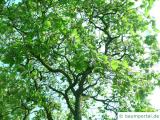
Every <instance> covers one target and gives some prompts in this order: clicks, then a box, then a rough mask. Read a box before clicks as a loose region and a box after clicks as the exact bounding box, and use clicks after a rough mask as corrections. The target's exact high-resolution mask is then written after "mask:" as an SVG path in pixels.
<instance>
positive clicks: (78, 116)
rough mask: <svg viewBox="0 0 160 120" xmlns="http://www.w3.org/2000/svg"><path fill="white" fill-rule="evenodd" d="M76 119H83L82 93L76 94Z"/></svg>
mask: <svg viewBox="0 0 160 120" xmlns="http://www.w3.org/2000/svg"><path fill="white" fill-rule="evenodd" d="M74 120H82V114H81V96H80V95H77V96H76V101H75V113H74Z"/></svg>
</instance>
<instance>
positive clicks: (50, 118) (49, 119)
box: [44, 107, 53, 120]
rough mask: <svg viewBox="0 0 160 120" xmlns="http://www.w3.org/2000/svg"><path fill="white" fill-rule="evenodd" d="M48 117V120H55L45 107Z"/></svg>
mask: <svg viewBox="0 0 160 120" xmlns="http://www.w3.org/2000/svg"><path fill="white" fill-rule="evenodd" d="M44 109H45V111H46V115H47V120H53V118H52V114H51V112H50V111H49V110H48V109H47V108H46V107H45V108H44Z"/></svg>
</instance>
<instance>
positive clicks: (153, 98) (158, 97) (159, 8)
mask: <svg viewBox="0 0 160 120" xmlns="http://www.w3.org/2000/svg"><path fill="white" fill-rule="evenodd" d="M150 14H151V16H153V17H155V19H156V26H157V28H158V29H159V30H160V0H157V1H156V2H155V3H154V5H153V8H152V10H151V11H150ZM157 39H158V42H159V47H160V33H159V34H158V36H157ZM153 70H154V71H155V72H160V62H159V63H157V64H155V65H154V67H153ZM159 93H160V88H159V87H156V88H155V90H154V91H153V92H152V94H151V95H150V96H149V97H148V98H149V100H150V103H151V104H152V106H153V107H154V108H156V109H158V110H160V102H159V101H160V94H159Z"/></svg>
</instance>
